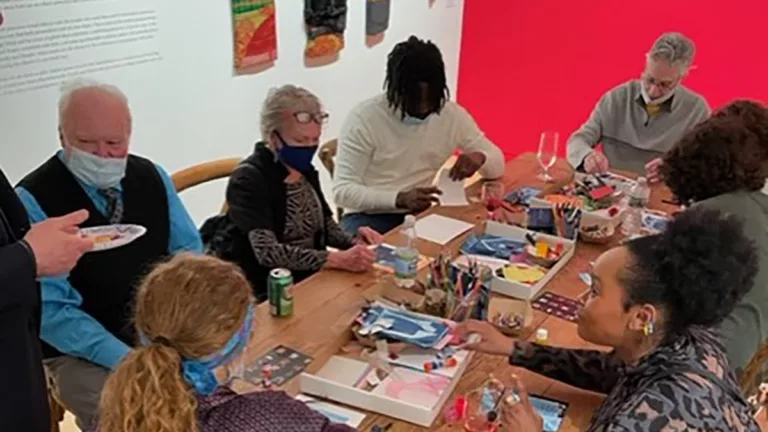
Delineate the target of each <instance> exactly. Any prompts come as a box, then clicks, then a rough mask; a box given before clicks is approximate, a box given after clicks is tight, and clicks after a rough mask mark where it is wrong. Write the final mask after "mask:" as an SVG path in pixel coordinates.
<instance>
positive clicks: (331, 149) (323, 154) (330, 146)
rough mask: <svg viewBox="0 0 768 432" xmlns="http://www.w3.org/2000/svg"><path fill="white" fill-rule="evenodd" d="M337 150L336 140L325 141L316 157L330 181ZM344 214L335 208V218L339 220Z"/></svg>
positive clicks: (341, 209)
mask: <svg viewBox="0 0 768 432" xmlns="http://www.w3.org/2000/svg"><path fill="white" fill-rule="evenodd" d="M338 150H339V141H338V140H337V139H335V138H334V139H332V140H330V141H327V142H326V143H324V144H323V145H321V146H320V150H319V151H318V157H319V158H320V162H322V164H323V166H324V167H325V169H326V170H327V171H328V174H330V176H331V179H333V171H334V169H335V168H336V164H335V163H334V158H336V153H337V152H338ZM343 213H344V209H343V208H341V207H336V217H338V218H339V220H341V216H342V215H343Z"/></svg>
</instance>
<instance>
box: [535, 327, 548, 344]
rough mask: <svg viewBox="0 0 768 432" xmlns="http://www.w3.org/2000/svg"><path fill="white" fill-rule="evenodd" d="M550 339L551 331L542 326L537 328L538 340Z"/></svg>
mask: <svg viewBox="0 0 768 432" xmlns="http://www.w3.org/2000/svg"><path fill="white" fill-rule="evenodd" d="M547 339H549V332H548V331H547V329H543V328H540V329H538V330H536V340H537V341H545V340H547Z"/></svg>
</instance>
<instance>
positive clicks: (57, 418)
mask: <svg viewBox="0 0 768 432" xmlns="http://www.w3.org/2000/svg"><path fill="white" fill-rule="evenodd" d="M48 403H49V405H50V408H51V432H59V431H60V429H59V423H61V422H62V421H64V413H65V412H66V410H65V409H64V407H63V406H62V405H61V404H60V403H59V401H57V400H56V398H55V397H54V396H53V391H52V390H51V389H48Z"/></svg>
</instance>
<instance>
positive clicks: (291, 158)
mask: <svg viewBox="0 0 768 432" xmlns="http://www.w3.org/2000/svg"><path fill="white" fill-rule="evenodd" d="M278 138H280V142H282V144H283V145H282V146H280V151H278V152H277V156H278V157H279V158H280V160H281V161H283V163H284V164H286V165H288V166H289V167H291V168H293V169H295V170H296V171H298V172H300V173H307V172H310V171H312V169H313V168H312V158H314V157H315V153H317V146H311V147H302V146H297V145H294V144H288V143H287V142H285V140H284V139H283V137H281V136H280V135H278Z"/></svg>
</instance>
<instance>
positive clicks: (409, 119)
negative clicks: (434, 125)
mask: <svg viewBox="0 0 768 432" xmlns="http://www.w3.org/2000/svg"><path fill="white" fill-rule="evenodd" d="M429 117H430V116H426V117H424V118H423V119H421V118H418V117H414V116H411V115H408V113H405V117H403V123H405V124H407V125H409V126H418V125H422V124H424V123H426V122H427V120H429Z"/></svg>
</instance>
